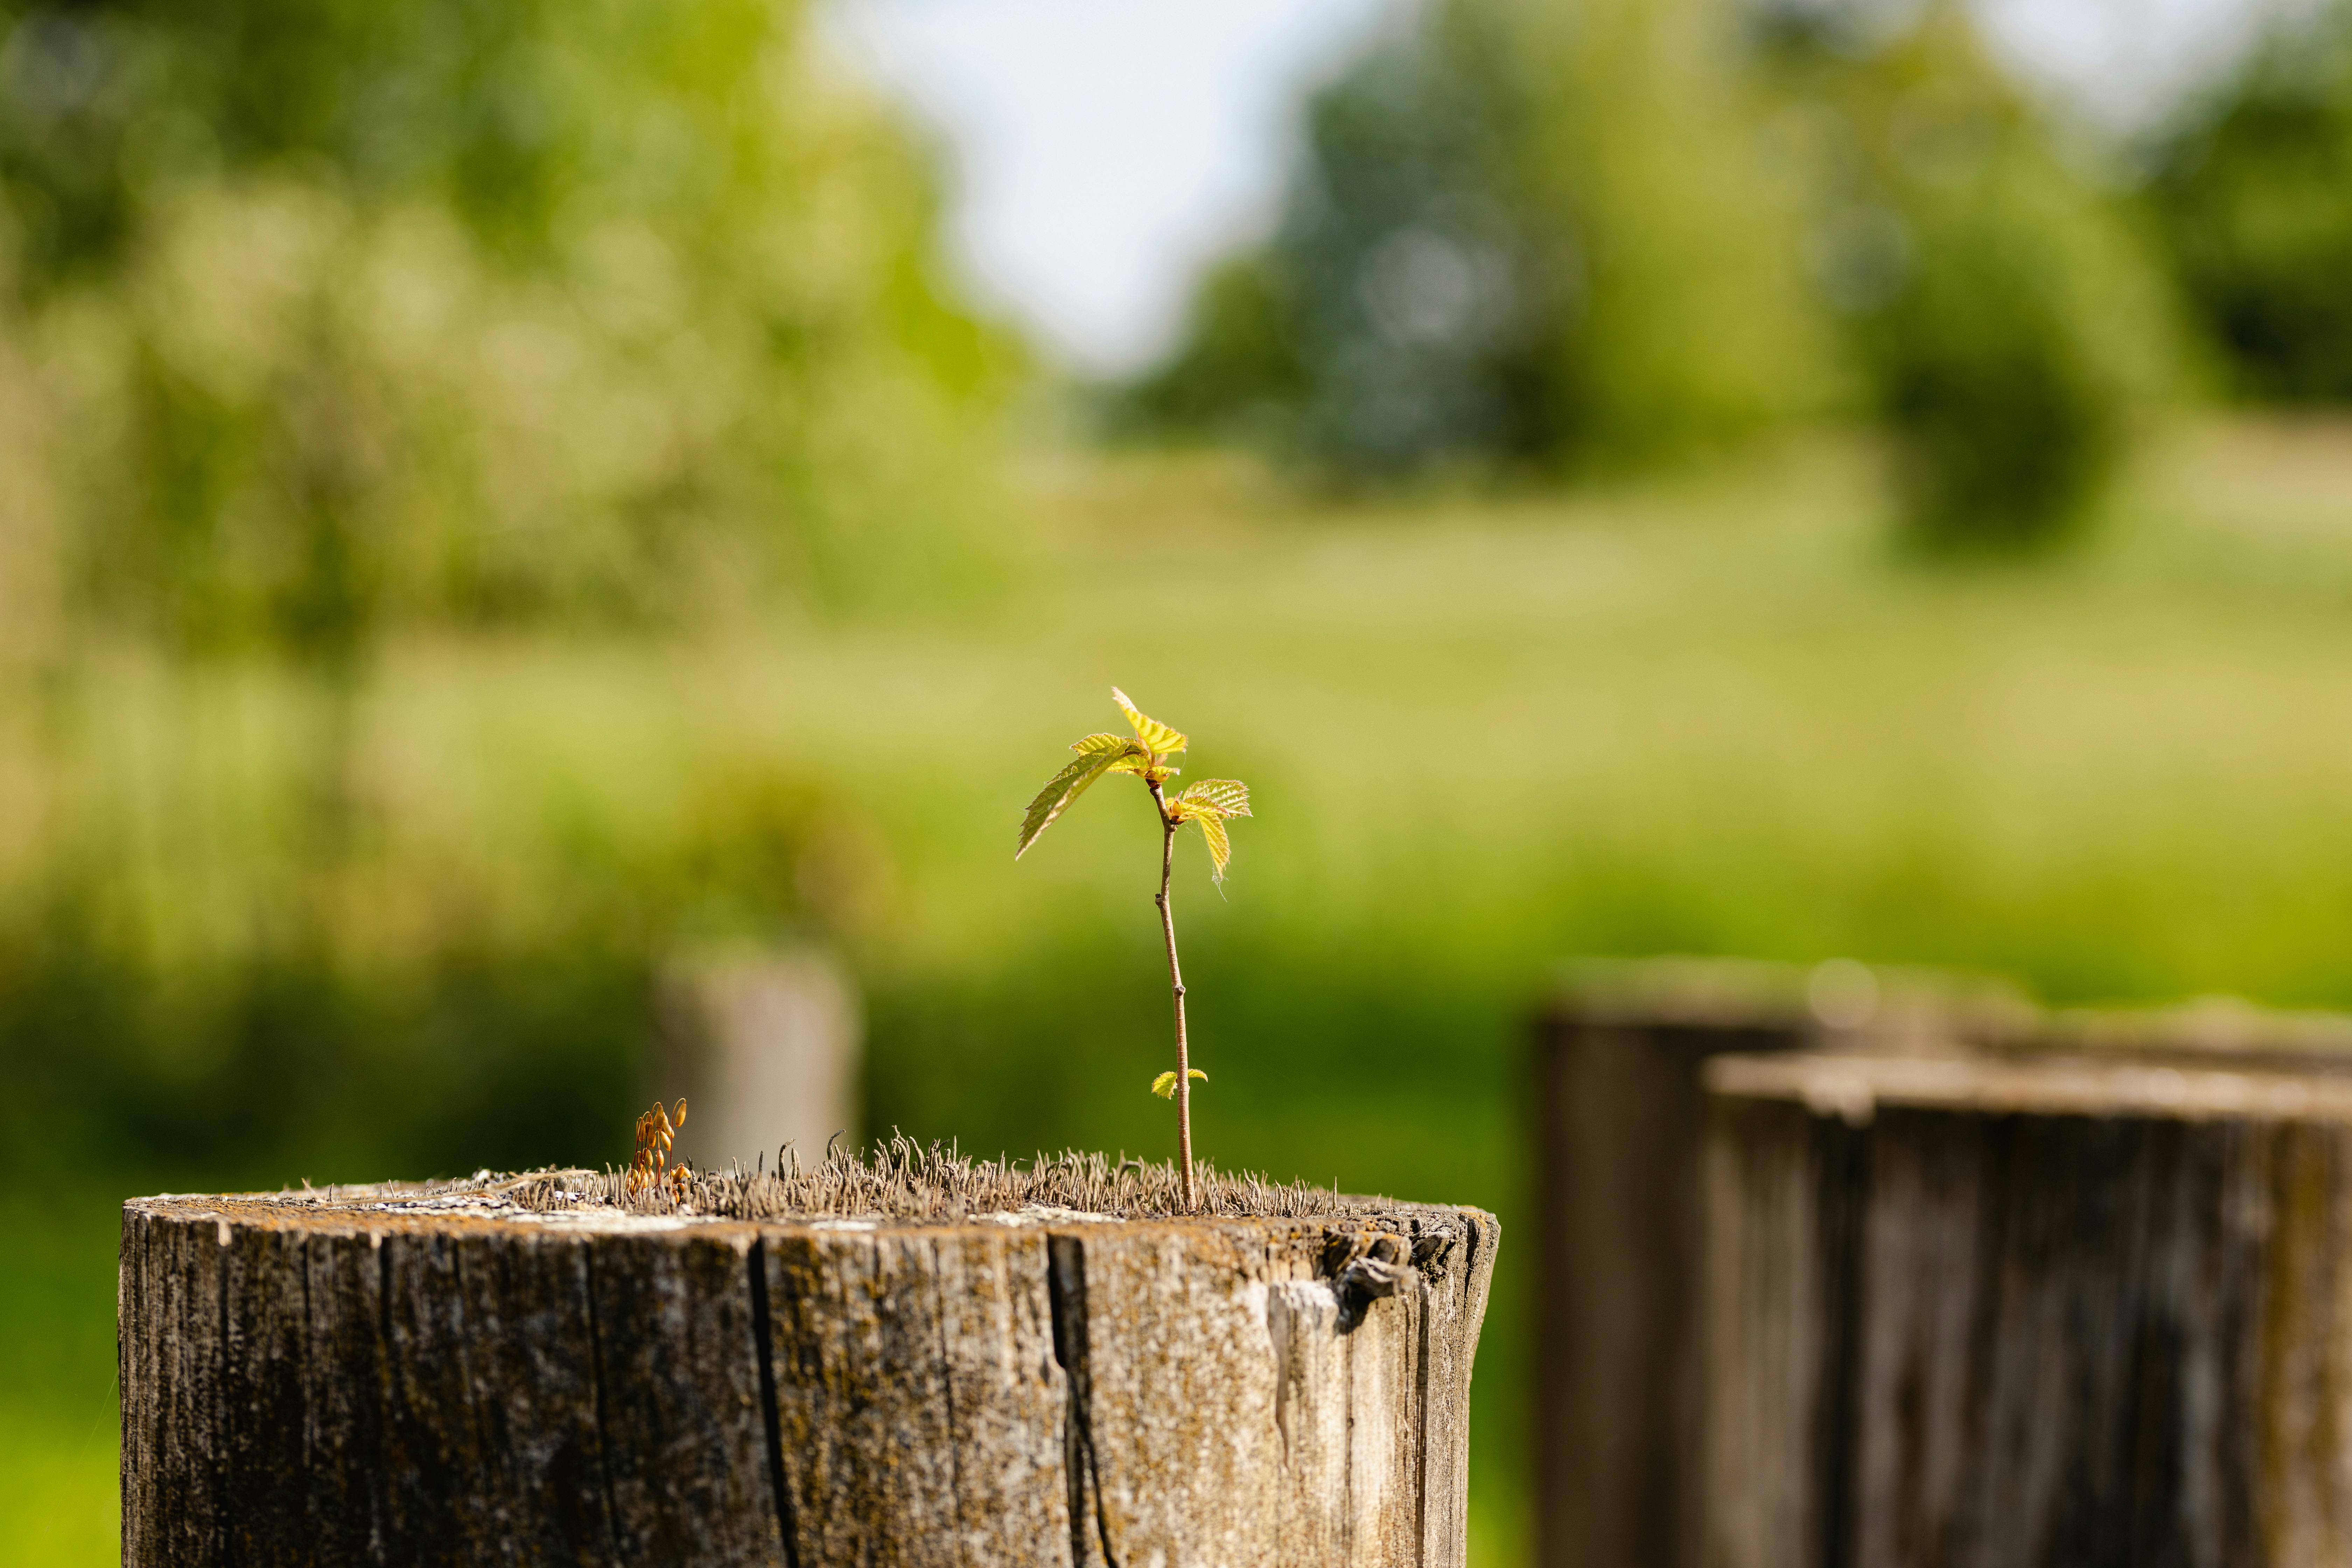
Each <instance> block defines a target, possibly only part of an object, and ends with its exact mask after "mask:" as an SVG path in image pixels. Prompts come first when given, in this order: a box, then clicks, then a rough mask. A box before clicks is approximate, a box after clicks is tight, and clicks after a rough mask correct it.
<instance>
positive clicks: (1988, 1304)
mask: <svg viewBox="0 0 2352 1568" xmlns="http://www.w3.org/2000/svg"><path fill="white" fill-rule="evenodd" d="M1706 1079H1707V1084H1708V1088H1709V1090H1710V1101H1709V1127H1708V1133H1707V1147H1706V1182H1705V1201H1706V1279H1705V1286H1704V1290H1705V1297H1704V1299H1705V1312H1706V1384H1707V1388H1708V1392H1709V1399H1708V1411H1707V1420H1706V1456H1707V1459H1706V1462H1707V1486H1706V1550H1705V1561H1706V1563H1708V1564H1709V1565H1710V1568H1790V1565H1799V1568H1801V1565H1807V1564H1836V1563H1870V1564H1887V1565H1905V1564H1935V1565H1937V1568H2005V1565H2008V1564H2018V1563H2119V1564H2121V1563H2178V1564H2213V1565H2216V1568H2219V1565H2221V1564H2231V1565H2245V1564H2292V1565H2302V1564H2318V1563H2340V1562H2342V1561H2344V1560H2345V1558H2346V1555H2347V1546H2346V1542H2347V1540H2352V1423H2347V1413H2352V1079H2347V1077H2345V1076H2343V1075H2342V1074H2341V1073H2339V1072H2334V1071H2328V1072H2291V1071H2284V1070H2275V1069H2263V1070H2256V1069H2254V1068H2236V1067H2224V1066H2215V1065H2210V1063H2206V1062H2199V1061H2196V1060H2192V1059H2186V1058H2184V1059H2182V1060H2180V1061H2177V1062H2173V1063H2169V1064H2163V1065H2154V1064H2150V1063H2146V1062H2136V1061H2115V1060H2104V1059H2102V1060H2091V1059H2078V1058H2052V1059H2045V1060H2032V1059H2023V1058H2011V1059H2000V1060H1990V1059H1986V1060H1975V1061H1968V1060H1946V1061H1925V1060H1919V1059H1916V1058H1913V1059H1902V1058H1884V1059H1874V1058H1866V1057H1855V1056H1827V1055H1822V1056H1808V1055H1797V1056H1775V1057H1759V1058H1738V1057H1727V1058H1718V1059H1717V1060H1716V1061H1714V1062H1713V1063H1711V1064H1709V1066H1708V1067H1707V1068H1706Z"/></svg>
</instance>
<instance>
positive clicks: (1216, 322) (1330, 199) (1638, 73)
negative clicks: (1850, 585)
mask: <svg viewBox="0 0 2352 1568" xmlns="http://www.w3.org/2000/svg"><path fill="white" fill-rule="evenodd" d="M1735 43H1736V38H1735V36H1734V28H1733V26H1732V20H1731V13H1730V10H1729V8H1728V7H1727V5H1723V4H1720V3H1719V0H1608V3H1605V4H1594V5H1580V6H1577V7H1574V8H1572V9H1569V8H1562V7H1557V6H1550V5H1540V4H1536V3H1534V0H1454V3H1452V4H1446V5H1433V6H1430V7H1427V8H1425V9H1423V10H1417V11H1415V12H1413V13H1412V14H1411V25H1410V26H1407V27H1405V28H1403V29H1402V30H1399V31H1396V32H1393V33H1391V35H1389V36H1387V37H1383V38H1382V39H1381V41H1380V42H1379V44H1378V45H1377V47H1374V48H1373V49H1372V50H1371V51H1370V53H1368V54H1367V55H1366V56H1365V57H1364V58H1362V59H1360V61H1359V62H1357V63H1356V64H1355V65H1354V66H1353V67H1352V68H1349V70H1348V71H1347V72H1346V73H1345V74H1343V75H1342V76H1341V77H1340V78H1339V79H1338V80H1336V81H1335V82H1333V83H1332V84H1331V85H1330V86H1328V88H1326V89H1324V90H1323V91H1321V92H1320V93H1319V94H1318V95H1317V97H1316V98H1315V100H1314V101H1313V103H1312V104H1311V106H1310V108H1309V110H1308V116H1307V161H1306V166H1305V167H1304V169H1303V170H1302V171H1301V172H1300V174H1299V175H1298V176H1297V180H1296V182H1295V188H1294V191H1293V194H1292V195H1291V198H1290V201H1289V204H1288V205H1287V207H1286V211H1285V213H1284V215H1283V216H1282V219H1281V222H1280V225H1279V226H1278V228H1277V230H1276V233H1275V235H1274V236H1273V237H1272V238H1271V239H1269V240H1268V241H1267V242H1266V243H1265V245H1264V246H1263V247H1260V248H1258V249H1257V250H1255V251H1253V252H1251V253H1249V254H1246V255H1244V256H1242V257H1239V258H1235V259H1234V260H1232V261H1229V262H1228V263H1227V264H1226V265H1225V266H1224V267H1223V268H1220V269H1219V270H1217V271H1216V272H1214V273H1213V274H1212V276H1211V277H1210V279H1208V281H1207V282H1206V283H1205V285H1204V286H1203V288H1202V290H1201V292H1200V294H1199V296H1198V298H1197V299H1196V300H1195V303H1194V307H1193V313H1192V321H1191V324H1190V326H1189V328H1188V331H1187V335H1186V337H1185V339H1184V341H1183V342H1182V343H1181V345H1180V347H1179V349H1178V351H1177V353H1175V355H1174V357H1173V358H1172V359H1171V361H1170V362H1169V363H1167V364H1166V365H1165V366H1163V367H1162V368H1161V369H1160V370H1159V371H1157V372H1156V373H1154V374H1151V375H1150V376H1148V377H1146V378H1144V379H1143V380H1142V381H1141V382H1139V384H1136V385H1135V386H1133V387H1131V388H1129V389H1128V390H1127V391H1126V393H1125V394H1124V395H1123V396H1122V397H1121V398H1120V399H1119V400H1118V405H1117V407H1116V410H1115V415H1116V417H1117V419H1118V421H1119V422H1120V423H1121V424H1123V425H1125V426H1129V427H1131V428H1144V429H1159V430H1172V431H1179V432H1192V433H1202V434H1210V435H1216V436H1225V437H1232V436H1240V437H1244V438H1249V439H1255V440H1259V441H1262V442H1265V443H1266V444H1268V445H1271V446H1274V447H1277V448H1286V449H1290V450H1294V451H1299V452H1303V453H1305V454H1307V455H1308V456H1310V457H1311V458H1316V459H1318V460H1319V461H1321V462H1322V463H1324V464H1326V465H1328V466H1330V467H1333V468H1339V469H1342V470H1351V471H1359V472H1372V473H1378V472H1384V471H1385V472H1394V471H1398V470H1402V469H1408V468H1415V467H1419V466H1423V465H1427V464H1429V463H1432V462H1438V461H1444V460H1447V459H1459V458H1473V459H1485V460H1502V461H1507V462H1523V463H1530V464H1536V465H1541V466H1546V467H1553V468H1559V467H1576V466H1589V465H1594V464H1600V465H1611V464H1621V463H1624V462H1628V461H1643V460H1649V459H1654V458H1662V457H1669V456H1674V455H1677V454H1683V453H1687V452H1689V451H1691V450H1694V449H1696V448H1698V447H1705V446H1706V445H1709V444H1712V443H1715V442H1717V441H1719V440H1721V439H1723V438H1725V437H1729V436H1733V435H1736V434H1738V433H1739V432H1741V431H1743V430H1746V429H1748V428H1751V427H1753V426H1757V425H1759V424H1760V423H1765V422H1769V421H1770V420H1772V419H1774V418H1777V417H1780V416H1785V415H1787V414H1789V413H1790V412H1793V411H1796V410H1799V409H1802V408H1805V407H1808V406H1817V405H1819V404H1820V403H1821V401H1822V396H1823V394H1824V391H1825V389H1826V387H1827V384H1828V383H1827V378H1826V373H1825V371H1824V368H1823V360H1822V353H1821V352H1820V343H1819V342H1818V334H1817V333H1815V332H1814V331H1813V330H1812V328H1813V322H1812V319H1811V315H1810V313H1809V311H1808V309H1807V307H1806V304H1805V301H1804V300H1803V299H1802V296H1801V278H1800V277H1799V275H1798V271H1797V268H1796V267H1795V265H1794V259H1795V258H1796V256H1797V254H1798V247H1797V246H1796V244H1795V242H1794V236H1795V229H1794V222H1795V218H1796V216H1797V215H1796V213H1795V210H1794V206H1793V203H1792V202H1790V200H1788V199H1785V198H1789V197H1792V196H1793V195H1795V194H1796V190H1795V188H1794V187H1784V185H1781V184H1775V182H1774V179H1773V178H1772V173H1773V171H1772V170H1771V168H1770V165H1769V163H1768V162H1767V161H1766V160H1765V159H1764V158H1763V157H1762V156H1760V153H1761V149H1760V148H1759V147H1758V146H1756V145H1755V144H1754V142H1753V140H1752V138H1750V137H1748V136H1747V135H1746V134H1745V133H1744V124H1745V121H1744V116H1745V114H1746V113H1747V112H1748V110H1749V108H1750V107H1751V106H1750V104H1749V102H1748V98H1749V95H1748V93H1747V91H1746V84H1745V82H1744V80H1743V79H1742V77H1741V76H1740V74H1739V72H1738V69H1737V64H1736V60H1735V58H1734V56H1733V46H1734V44H1735Z"/></svg>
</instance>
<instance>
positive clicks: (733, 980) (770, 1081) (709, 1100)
mask: <svg viewBox="0 0 2352 1568" xmlns="http://www.w3.org/2000/svg"><path fill="white" fill-rule="evenodd" d="M660 1032H661V1041H660V1044H661V1048H660V1050H659V1051H658V1053H657V1054H656V1061H657V1063H658V1064H659V1066H658V1071H657V1073H656V1082H655V1085H654V1089H653V1092H654V1093H655V1095H656V1097H658V1098H661V1099H664V1100H667V1099H670V1098H672V1097H674V1096H679V1095H683V1096H684V1097H686V1099H687V1100H688V1116H687V1121H686V1127H685V1130H684V1131H682V1132H681V1133H680V1135H679V1137H678V1140H677V1151H678V1152H679V1153H680V1154H682V1155H683V1156H685V1157H686V1158H688V1159H690V1160H692V1161H693V1162H694V1163H695V1164H696V1165H697V1166H698V1167H700V1168H702V1169H705V1170H724V1169H726V1168H727V1164H728V1162H730V1160H732V1161H740V1162H741V1163H742V1164H743V1167H744V1168H745V1169H746V1170H749V1169H751V1168H752V1167H753V1166H754V1165H755V1164H756V1163H757V1162H758V1161H759V1160H760V1158H761V1156H762V1155H764V1156H765V1157H766V1159H767V1162H768V1163H769V1164H770V1165H771V1166H773V1165H774V1164H775V1163H777V1161H778V1159H779V1155H778V1152H777V1151H778V1148H779V1147H780V1146H781V1145H782V1144H784V1143H791V1144H792V1145H793V1152H794V1154H795V1156H796V1157H797V1158H798V1159H799V1160H800V1162H801V1163H802V1164H803V1165H814V1164H815V1163H817V1162H818V1161H820V1160H822V1159H824V1153H825V1146H826V1144H827V1142H829V1141H830V1140H831V1139H832V1137H833V1135H834V1134H835V1132H842V1133H845V1134H846V1135H847V1137H846V1143H847V1145H848V1146H851V1147H855V1146H856V1143H857V1142H858V1140H859V1136H860V1132H859V1127H858V1121H859V1117H858V1114H857V1105H858V1082H857V1074H858V1057H859V1035H860V1025H859V1017H858V1005H857V992H856V987H855V986H854V985H853V984H851V982H850V979H849V976H848V975H847V974H846V973H844V972H843V969H842V966H841V964H840V963H839V961H837V960H836V959H835V958H834V957H832V955H830V954H829V953H826V952H822V951H820V950H818V949H814V948H801V949H793V950H782V951H780V950H775V949H766V948H755V947H740V948H727V949H720V950H717V951H714V952H705V953H698V954H694V955H692V956H688V957H682V958H679V959H677V960H676V961H674V962H673V963H670V964H669V966H668V967H667V970H666V971H665V972H664V973H663V975H662V985H661V1031H660Z"/></svg>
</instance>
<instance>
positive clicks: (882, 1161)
mask: <svg viewBox="0 0 2352 1568" xmlns="http://www.w3.org/2000/svg"><path fill="white" fill-rule="evenodd" d="M778 1154H779V1155H780V1157H781V1158H782V1162H783V1166H782V1169H781V1170H770V1169H767V1168H766V1166H765V1162H764V1160H763V1161H762V1162H761V1166H760V1167H759V1168H756V1169H754V1170H751V1171H748V1172H747V1171H743V1170H740V1169H730V1170H727V1171H682V1170H680V1171H674V1173H673V1179H672V1181H671V1182H670V1183H669V1184H664V1185H659V1186H647V1185H645V1184H633V1183H632V1182H631V1181H630V1179H629V1173H627V1172H626V1171H618V1170H605V1171H585V1170H547V1171H531V1172H527V1173H524V1174H522V1175H520V1176H508V1177H502V1178H497V1179H495V1180H494V1181H488V1182H486V1181H484V1179H483V1178H477V1179H476V1184H478V1185H482V1186H486V1187H487V1186H492V1185H494V1186H495V1187H496V1189H497V1190H498V1192H499V1194H500V1195H501V1196H503V1197H505V1198H507V1199H508V1200H509V1201H510V1202H513V1203H515V1204H517V1205H520V1206H521V1207H523V1208H526V1209H530V1210H532V1211H534V1212H537V1213H547V1212H551V1211H553V1210H557V1209H580V1208H610V1209H617V1210H620V1211H623V1212H625V1213H628V1214H640V1215H672V1214H693V1215H711V1216H714V1217H720V1218H727V1219H753V1220H764V1219H796V1218H814V1217H835V1216H837V1217H841V1218H868V1219H900V1220H954V1219H961V1218H962V1217H964V1216H965V1215H985V1214H1003V1213H1013V1212H1018V1211H1020V1210H1022V1209H1027V1208H1048V1209H1065V1210H1069V1211H1072V1212H1074V1213H1078V1214H1090V1215H1105V1216H1108V1217H1114V1218H1119V1219H1152V1218H1166V1217H1171V1216H1174V1215H1183V1214H1185V1213H1187V1212H1190V1213H1192V1214H1197V1215H1211V1216H1223V1217H1227V1218H1235V1219H1244V1218H1250V1219H1256V1218H1283V1219H1289V1218H1308V1217H1313V1218H1325V1217H1329V1216H1333V1215H1355V1214H1370V1213H1377V1212H1382V1211H1385V1210H1387V1209H1391V1208H1393V1207H1395V1206H1396V1205H1394V1204H1393V1203H1391V1202H1390V1201H1389V1200H1387V1199H1384V1198H1370V1197H1358V1196H1352V1195H1347V1194H1340V1193H1339V1192H1337V1191H1335V1190H1334V1189H1333V1188H1330V1187H1310V1186H1307V1185H1304V1184H1300V1183H1297V1182H1273V1181H1268V1180H1267V1179H1266V1178H1265V1177H1264V1176H1261V1175H1258V1174H1256V1173H1254V1172H1248V1171H1243V1172H1238V1173H1233V1174H1230V1175H1229V1174H1226V1173H1223V1172H1221V1171H1218V1170H1216V1169H1215V1168H1214V1167H1213V1166H1210V1165H1207V1164H1199V1165H1196V1167H1195V1169H1196V1171H1197V1172H1198V1173H1199V1177H1200V1184H1201V1202H1200V1204H1199V1205H1198V1206H1197V1207H1196V1208H1193V1209H1192V1210H1190V1211H1188V1210H1187V1209H1186V1207H1185V1205H1184V1181H1183V1177H1182V1176H1181V1174H1179V1173H1178V1172H1177V1170H1176V1168H1175V1166H1174V1165H1173V1164H1172V1163H1168V1162H1164V1161H1163V1162H1160V1163H1149V1162H1146V1161H1142V1160H1113V1159H1112V1158H1111V1157H1110V1156H1108V1155H1107V1154H1089V1153H1080V1152H1076V1151H1075V1150H1073V1151H1067V1152H1063V1153H1060V1154H1052V1155H1047V1154H1039V1155H1038V1156H1037V1157H1036V1158H1035V1159H1034V1160H1031V1161H1029V1162H1028V1163H1021V1162H1019V1161H1014V1160H975V1159H973V1158H971V1156H969V1155H966V1154H963V1153H961V1152H959V1151H958V1150H957V1149H956V1148H955V1147H954V1146H953V1145H951V1144H940V1143H931V1144H928V1145H926V1144H922V1143H918V1142H915V1141H914V1140H913V1139H911V1138H907V1137H904V1136H898V1135H894V1136H892V1137H890V1138H889V1139H887V1140H885V1141H883V1142H878V1143H877V1144H875V1145H874V1146H873V1148H872V1149H871V1150H868V1151H864V1152H857V1151H850V1150H835V1151H831V1152H828V1153H827V1154H826V1156H825V1158H824V1159H823V1160H822V1161H820V1162H819V1163H816V1164H814V1165H810V1166H806V1167H803V1166H802V1165H801V1164H800V1163H799V1160H798V1157H797V1155H796V1153H795V1152H793V1150H792V1148H791V1147H790V1146H789V1145H787V1146H786V1147H785V1148H783V1149H781V1150H779V1151H778ZM680 1178H682V1179H680Z"/></svg>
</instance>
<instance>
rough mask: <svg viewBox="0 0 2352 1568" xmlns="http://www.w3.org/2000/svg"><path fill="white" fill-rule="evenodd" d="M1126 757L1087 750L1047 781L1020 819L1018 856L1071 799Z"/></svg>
mask: <svg viewBox="0 0 2352 1568" xmlns="http://www.w3.org/2000/svg"><path fill="white" fill-rule="evenodd" d="M1122 760H1123V758H1122V757H1121V754H1120V753H1118V752H1085V753H1083V754H1082V755H1080V756H1079V757H1078V759H1077V760H1076V762H1074V763H1071V764H1070V765H1069V766H1068V767H1066V768H1064V769H1063V770H1062V771H1061V772H1060V773H1055V775H1054V776H1053V777H1052V778H1050V779H1047V780H1046V781H1045V788H1044V789H1041V790H1039V791H1038V792H1037V798H1036V799H1034V800H1033V801H1031V802H1030V803H1029V810H1028V811H1027V813H1026V814H1024V816H1023V817H1022V819H1021V843H1020V845H1019V847H1016V848H1015V849H1014V850H1013V858H1014V859H1015V860H1018V859H1020V858H1021V857H1023V856H1024V855H1026V854H1027V853H1029V846H1031V845H1032V844H1034V843H1036V842H1037V836H1038V835H1039V834H1041V833H1043V832H1045V829H1047V828H1048V827H1051V826H1053V825H1054V819H1055V817H1057V816H1061V815H1062V813H1063V812H1065V811H1067V810H1068V809H1069V806H1070V802H1072V801H1074V800H1076V799H1077V798H1078V796H1079V795H1081V794H1082V793H1084V792H1085V790H1086V787H1087V785H1088V784H1092V783H1094V782H1095V780H1097V779H1098V778H1100V777H1102V776H1103V774H1105V773H1108V772H1110V771H1111V770H1112V768H1113V767H1115V766H1116V765H1117V764H1118V763H1119V762H1121V761H1122Z"/></svg>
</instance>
